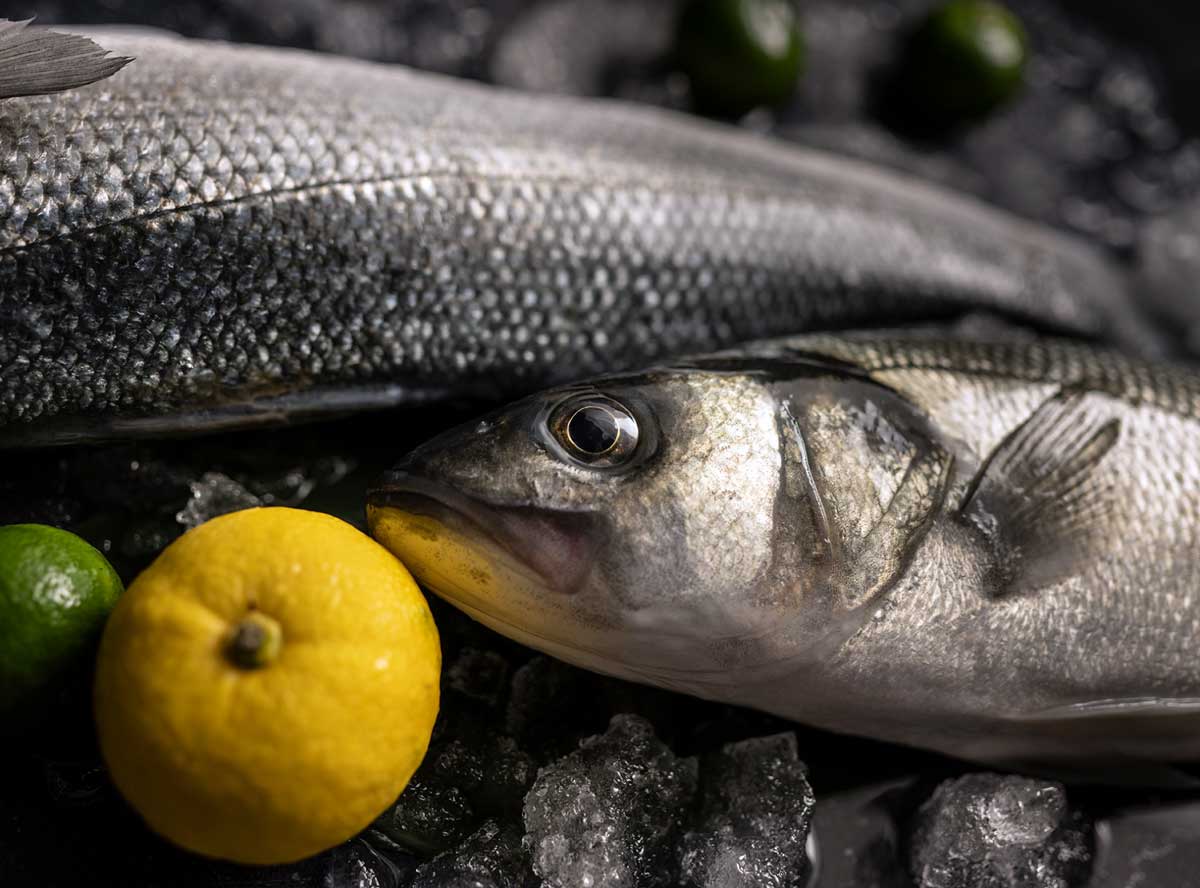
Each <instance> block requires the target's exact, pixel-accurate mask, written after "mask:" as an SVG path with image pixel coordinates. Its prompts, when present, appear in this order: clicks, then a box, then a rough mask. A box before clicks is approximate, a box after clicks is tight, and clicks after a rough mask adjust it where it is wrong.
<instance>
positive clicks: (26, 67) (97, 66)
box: [0, 19, 133, 99]
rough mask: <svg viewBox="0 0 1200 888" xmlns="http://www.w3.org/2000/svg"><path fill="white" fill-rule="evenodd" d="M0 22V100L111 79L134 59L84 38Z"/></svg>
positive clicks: (2, 20)
mask: <svg viewBox="0 0 1200 888" xmlns="http://www.w3.org/2000/svg"><path fill="white" fill-rule="evenodd" d="M31 21H32V19H26V20H25V21H10V20H8V19H0V99H11V98H14V97H16V96H40V95H47V94H49V93H57V92H63V91H64V90H68V89H74V88H75V87H79V86H86V85H87V84H89V83H95V82H96V81H97V80H103V79H104V78H105V77H111V76H112V75H113V74H116V73H117V72H118V71H120V70H121V69H122V68H124V67H125V66H126V65H127V64H129V63H130V62H131V61H133V59H131V58H126V57H124V56H114V55H111V54H110V53H109V51H108V50H107V49H105V48H104V47H102V46H99V45H97V44H96V43H95V42H94V41H92V40H89V39H88V38H87V37H80V36H77V35H75V34H64V33H62V32H61V31H51V30H48V29H46V28H27V27H26V26H27V25H28V24H29V23H30V22H31Z"/></svg>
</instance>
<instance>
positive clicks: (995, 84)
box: [900, 0, 1029, 124]
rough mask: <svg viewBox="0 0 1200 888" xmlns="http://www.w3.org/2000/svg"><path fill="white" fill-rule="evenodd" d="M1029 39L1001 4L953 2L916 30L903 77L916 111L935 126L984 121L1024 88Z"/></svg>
mask: <svg viewBox="0 0 1200 888" xmlns="http://www.w3.org/2000/svg"><path fill="white" fill-rule="evenodd" d="M1028 60H1029V38H1028V37H1027V36H1026V34H1025V28H1024V27H1023V26H1022V25H1021V22H1020V20H1019V19H1018V18H1017V17H1016V16H1015V15H1013V14H1012V13H1011V12H1010V11H1009V10H1008V9H1006V8H1005V7H1004V6H1002V5H1000V4H999V3H991V2H988V0H950V2H948V3H943V4H942V5H941V6H938V7H936V8H935V9H934V10H933V11H932V12H931V13H930V14H929V15H928V16H927V17H926V18H925V19H924V20H923V21H922V22H921V24H920V25H918V26H917V28H916V30H915V31H913V34H912V37H911V39H910V41H909V44H908V47H907V50H906V53H905V57H904V62H903V64H902V67H901V72H900V76H901V78H902V80H903V84H902V86H903V92H904V94H905V97H906V98H907V100H908V103H909V104H910V105H911V106H912V108H913V109H914V110H915V111H917V112H918V113H920V114H921V115H922V116H924V117H925V118H926V119H928V120H929V121H932V122H937V123H941V124H953V123H960V122H963V121H966V120H971V119H978V118H981V117H984V116H986V115H988V114H990V113H991V112H993V111H994V110H996V109H997V108H998V107H1000V106H1001V105H1003V104H1004V103H1006V102H1008V101H1010V100H1011V99H1012V98H1013V96H1015V95H1016V94H1017V92H1019V91H1020V89H1021V84H1022V81H1023V80H1024V75H1025V65H1026V63H1027V62H1028Z"/></svg>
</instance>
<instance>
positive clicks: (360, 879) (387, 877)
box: [320, 838, 412, 888]
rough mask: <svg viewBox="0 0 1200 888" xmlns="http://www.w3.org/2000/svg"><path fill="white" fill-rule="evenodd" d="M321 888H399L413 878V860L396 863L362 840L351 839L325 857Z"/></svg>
mask: <svg viewBox="0 0 1200 888" xmlns="http://www.w3.org/2000/svg"><path fill="white" fill-rule="evenodd" d="M322 858H323V860H324V863H325V872H324V873H323V874H322V878H321V882H320V886H321V888H400V886H402V885H407V884H408V883H409V878H410V877H411V876H412V862H411V861H410V860H405V861H394V860H392V859H390V858H388V857H386V856H385V855H383V854H381V853H380V852H379V851H378V850H376V849H375V848H373V847H372V846H371V844H370V843H369V842H368V841H366V840H364V839H362V838H355V839H351V840H350V841H349V842H347V843H346V844H344V845H339V846H338V847H337V848H333V849H332V850H330V851H327V852H325V854H323V855H322Z"/></svg>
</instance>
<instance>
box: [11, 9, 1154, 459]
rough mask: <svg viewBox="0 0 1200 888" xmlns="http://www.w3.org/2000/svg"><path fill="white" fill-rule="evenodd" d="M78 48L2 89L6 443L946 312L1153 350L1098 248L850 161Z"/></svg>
mask: <svg viewBox="0 0 1200 888" xmlns="http://www.w3.org/2000/svg"><path fill="white" fill-rule="evenodd" d="M81 33H86V34H87V35H89V36H90V37H91V38H94V39H95V40H97V41H100V42H101V43H102V44H103V45H104V46H105V47H106V48H108V49H109V50H110V51H111V52H113V53H115V54H116V56H115V57H116V58H120V59H129V58H133V59H134V61H133V62H131V63H129V64H127V65H125V66H124V67H122V68H121V69H120V70H118V71H115V72H111V73H110V75H109V76H106V77H105V78H104V79H102V80H100V81H98V82H96V83H94V84H91V85H85V86H77V87H75V88H64V89H62V90H60V91H58V92H55V93H53V94H50V95H41V96H31V97H23V98H22V97H17V98H8V99H5V100H3V101H0V146H2V149H0V446H5V447H33V446H41V445H52V444H65V443H72V442H80V441H100V440H105V439H111V438H124V437H137V436H146V435H159V434H181V433H189V432H197V431H209V432H212V431H219V430H222V429H228V428H240V427H244V426H249V425H255V424H265V423H285V422H289V421H293V420H302V419H312V418H322V417H330V416H334V415H337V414H340V413H348V412H354V411H359V410H366V409H372V408H383V407H390V406H395V405H420V404H428V403H431V402H448V401H470V402H485V401H486V402H491V403H500V402H502V401H503V400H506V399H508V398H511V397H515V396H517V395H520V394H526V393H529V392H532V391H535V390H537V389H539V388H544V387H547V386H550V385H554V384H559V383H563V382H566V381H569V380H571V379H580V378H584V377H586V376H589V375H595V374H599V373H604V372H611V371H619V370H629V369H632V368H635V367H638V366H645V365H647V364H649V363H652V362H655V361H658V360H661V359H664V358H666V357H669V356H671V355H678V354H682V353H688V352H695V353H698V352H703V351H712V350H715V349H719V348H721V347H725V346H730V345H733V344H736V343H739V342H746V341H750V340H756V339H763V338H768V337H772V336H779V335H784V334H795V333H805V332H813V331H817V330H828V329H840V328H846V327H855V326H863V325H864V324H867V323H870V324H871V325H875V326H877V325H880V324H893V323H894V324H904V323H908V322H915V321H922V320H924V321H929V320H937V319H942V318H947V317H955V316H958V315H960V314H963V313H966V312H985V313H992V314H995V315H997V316H1000V317H1003V318H1007V319H1010V320H1015V321H1017V322H1020V323H1027V324H1029V325H1031V326H1034V327H1036V328H1038V329H1045V330H1051V331H1057V332H1060V333H1063V334H1066V335H1073V336H1080V337H1083V338H1089V339H1099V340H1111V341H1114V342H1118V343H1120V344H1121V345H1122V347H1125V348H1128V349H1130V350H1131V351H1136V352H1140V353H1147V354H1153V353H1159V352H1161V351H1162V350H1163V349H1169V344H1168V343H1165V342H1164V337H1163V334H1162V333H1160V331H1158V330H1157V329H1156V328H1155V327H1154V325H1153V324H1152V323H1150V322H1148V321H1147V320H1146V319H1145V318H1144V317H1143V315H1142V312H1141V309H1140V306H1139V303H1138V300H1137V298H1135V294H1134V292H1133V288H1132V287H1131V286H1130V284H1129V280H1128V276H1127V275H1126V273H1125V272H1124V270H1123V269H1122V268H1121V267H1120V266H1118V265H1116V264H1115V263H1114V262H1113V261H1111V260H1109V259H1108V258H1106V257H1105V256H1103V255H1102V254H1100V253H1099V252H1097V251H1095V250H1094V249H1092V248H1090V247H1089V246H1087V245H1085V244H1083V243H1081V242H1079V241H1076V240H1073V239H1072V238H1070V237H1069V236H1067V235H1064V234H1061V233H1057V232H1055V231H1051V230H1048V229H1046V228H1043V227H1039V226H1037V225H1035V224H1032V223H1030V222H1027V221H1022V220H1020V219H1018V218H1016V217H1014V216H1011V215H1008V214H1006V213H1004V212H1001V211H999V210H997V209H993V208H989V207H988V206H986V205H984V204H982V203H980V202H978V201H976V200H974V199H971V198H967V197H963V196H958V195H955V194H953V193H950V192H947V191H944V190H940V189H938V188H936V187H933V186H930V185H925V184H921V183H919V182H918V181H916V180H912V179H907V178H904V177H902V176H900V175H898V174H892V173H887V172H884V171H882V170H880V169H875V168H872V167H870V166H868V165H863V164H860V163H856V162H853V161H850V160H847V159H842V158H839V157H836V156H832V155H827V154H822V153H819V152H816V151H812V150H806V149H803V148H800V147H797V146H793V145H787V144H784V143H781V142H777V141H772V140H771V139H769V138H766V137H763V136H760V135H757V134H754V133H750V132H747V131H745V130H742V129H739V128H736V127H729V126H725V125H720V124H716V123H710V122H705V121H702V120H699V119H694V118H691V117H689V116H687V115H683V114H679V113H675V112H670V111H666V110H660V109H654V108H649V107H638V106H634V105H629V104H623V103H620V102H612V101H603V100H584V99H576V98H569V97H556V96H549V95H533V94H524V93H520V92H514V91H506V90H504V89H500V88H495V87H491V86H486V85H483V84H479V83H471V82H466V81H461V80H455V79H451V78H446V77H442V76H436V75H432V74H425V73H419V72H416V71H412V70H408V69H405V68H401V67H395V66H387V65H380V64H372V63H368V62H361V61H353V60H348V59H341V58H335V57H331V56H324V55H320V54H317V53H311V52H302V51H294V50H281V49H266V48H261V47H253V46H235V45H228V44H221V43H216V42H205V41H199V40H188V39H183V38H179V37H175V36H172V35H169V34H165V33H157V32H154V31H150V30H141V31H132V30H121V29H105V28H97V29H87V30H85V31H82V32H81ZM6 76H7V77H8V79H9V81H10V82H13V83H16V84H17V85H16V86H14V88H13V89H12V90H10V92H11V91H16V92H20V91H21V90H20V88H19V79H20V76H21V70H20V67H19V66H17V67H16V68H12V66H10V70H8V71H7V73H6ZM31 76H32V74H31ZM30 91H32V90H30Z"/></svg>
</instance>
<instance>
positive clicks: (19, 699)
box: [0, 524, 121, 713]
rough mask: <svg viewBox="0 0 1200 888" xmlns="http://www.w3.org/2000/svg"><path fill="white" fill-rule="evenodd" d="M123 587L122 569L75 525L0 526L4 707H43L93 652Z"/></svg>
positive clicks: (0, 708)
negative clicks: (60, 683) (52, 690)
mask: <svg viewBox="0 0 1200 888" xmlns="http://www.w3.org/2000/svg"><path fill="white" fill-rule="evenodd" d="M120 594H121V580H120V578H119V577H118V576H117V573H116V571H114V570H113V569H112V566H111V565H110V564H109V563H108V561H107V560H105V558H104V556H103V555H101V554H100V553H99V552H98V551H97V550H96V549H94V548H92V547H91V546H90V545H88V544H87V543H85V542H84V541H83V540H81V539H80V538H79V537H77V536H75V534H73V533H68V532H67V531H65V530H59V529H57V528H54V527H47V526H45V525H42V524H13V525H9V526H7V527H0V713H11V712H13V711H15V710H17V709H18V707H19V708H21V709H22V710H23V711H24V710H26V709H29V710H37V709H39V708H41V707H39V705H38V698H39V697H42V696H44V697H45V703H46V705H47V706H49V705H50V704H51V702H52V698H53V697H54V695H53V694H51V693H50V685H51V684H53V683H54V681H55V680H56V679H58V678H60V677H62V676H64V675H65V674H67V673H68V672H70V671H71V668H72V667H73V666H75V665H77V664H79V663H80V662H81V661H85V660H87V659H89V658H90V656H91V655H92V653H93V652H94V649H95V643H96V640H97V638H98V637H99V635H100V630H101V629H102V628H103V627H104V621H105V619H106V618H107V616H108V614H109V611H111V610H112V608H113V605H114V604H116V601H117V598H118V596H119V595H120Z"/></svg>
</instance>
